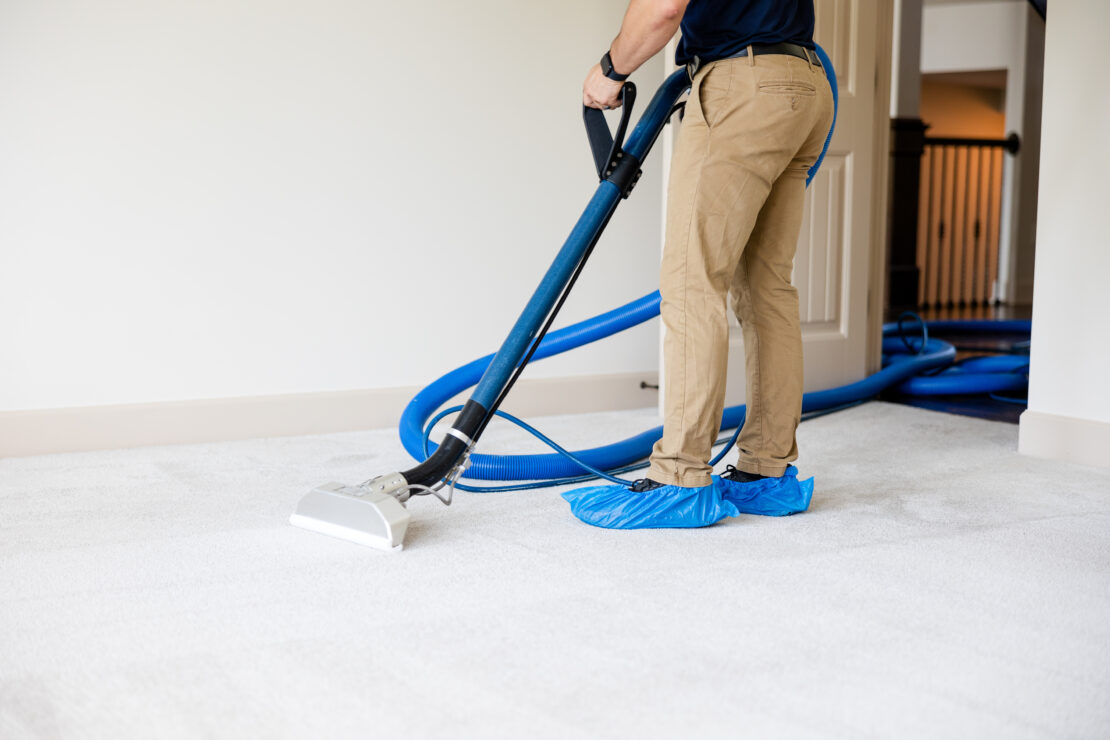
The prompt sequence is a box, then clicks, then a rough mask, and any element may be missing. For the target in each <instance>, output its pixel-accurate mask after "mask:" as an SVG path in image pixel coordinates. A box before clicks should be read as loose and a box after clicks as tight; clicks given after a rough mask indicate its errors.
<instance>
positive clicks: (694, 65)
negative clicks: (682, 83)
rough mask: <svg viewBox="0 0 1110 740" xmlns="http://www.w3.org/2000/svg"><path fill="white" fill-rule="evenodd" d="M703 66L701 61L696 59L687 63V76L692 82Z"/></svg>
mask: <svg viewBox="0 0 1110 740" xmlns="http://www.w3.org/2000/svg"><path fill="white" fill-rule="evenodd" d="M700 66H701V59H699V58H698V57H694V58H693V59H692V60H690V61H689V62H687V63H686V76H687V77H689V78H690V82H693V81H694V75H696V74H697V73H698V67H700Z"/></svg>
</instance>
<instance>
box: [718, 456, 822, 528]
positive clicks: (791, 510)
mask: <svg viewBox="0 0 1110 740" xmlns="http://www.w3.org/2000/svg"><path fill="white" fill-rule="evenodd" d="M713 481H714V482H715V483H716V484H717V486H718V487H719V488H720V490H721V498H723V499H724V500H725V501H726V502H728V503H731V504H733V505H734V506H735V507H736V509H737V511H739V512H740V513H741V514H758V515H760V516H787V515H789V514H797V513H799V512H802V511H805V510H806V509H808V508H809V502H810V499H812V498H813V478H809V479H807V480H803V481H799V480H798V469H797V468H796V467H794V466H793V465H790V466H789V467H787V468H786V472H785V473H783V474H782V476H781V477H779V478H760V479H759V480H754V481H751V482H750V483H740V482H739V481H732V480H729V479H728V478H721V477H720V476H716V475H715V476H713Z"/></svg>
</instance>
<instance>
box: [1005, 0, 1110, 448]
mask: <svg viewBox="0 0 1110 740" xmlns="http://www.w3.org/2000/svg"><path fill="white" fill-rule="evenodd" d="M1107 28H1110V4H1107V3H1106V2H1104V0H1072V1H1071V2H1069V3H1055V4H1053V6H1052V7H1051V8H1050V12H1049V21H1048V25H1047V38H1046V41H1045V67H1044V116H1043V118H1042V131H1041V169H1040V209H1039V213H1038V225H1037V241H1038V244H1039V249H1038V254H1037V267H1036V288H1035V290H1034V301H1033V337H1032V339H1033V351H1032V357H1031V358H1030V362H1031V371H1032V372H1031V375H1030V378H1029V410H1028V411H1026V412H1025V414H1024V415H1023V416H1022V419H1021V449H1022V451H1023V452H1026V453H1029V454H1033V455H1043V456H1048V457H1057V458H1062V459H1070V460H1075V461H1079V462H1086V463H1090V464H1098V465H1110V384H1108V382H1107V381H1108V377H1110V373H1108V372H1107V368H1108V367H1110V325H1108V324H1107V321H1106V317H1107V309H1106V306H1107V301H1106V297H1107V280H1108V278H1110V238H1108V236H1107V221H1106V215H1107V198H1108V196H1110V188H1107V185H1106V173H1107V172H1110V139H1108V138H1107V133H1106V132H1107V131H1108V130H1110V96H1108V95H1107V94H1106V80H1105V64H1104V63H1103V59H1102V57H1103V51H1102V50H1103V48H1104V43H1103V42H1104V38H1103V37H1104V36H1105V31H1106V29H1107Z"/></svg>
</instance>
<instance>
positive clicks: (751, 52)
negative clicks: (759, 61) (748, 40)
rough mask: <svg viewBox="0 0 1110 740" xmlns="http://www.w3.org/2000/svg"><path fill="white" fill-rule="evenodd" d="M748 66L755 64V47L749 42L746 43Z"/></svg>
mask: <svg viewBox="0 0 1110 740" xmlns="http://www.w3.org/2000/svg"><path fill="white" fill-rule="evenodd" d="M748 66H749V67H754V66H755V49H753V48H752V45H751V44H748Z"/></svg>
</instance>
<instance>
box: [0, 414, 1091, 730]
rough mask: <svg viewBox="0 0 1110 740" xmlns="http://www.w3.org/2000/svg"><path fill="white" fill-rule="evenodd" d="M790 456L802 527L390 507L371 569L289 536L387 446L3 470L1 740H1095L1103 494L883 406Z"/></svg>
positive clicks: (950, 423)
mask: <svg viewBox="0 0 1110 740" xmlns="http://www.w3.org/2000/svg"><path fill="white" fill-rule="evenodd" d="M538 423H539V426H540V428H541V429H544V430H545V431H548V432H550V433H551V434H552V435H553V436H555V437H556V438H557V439H561V440H565V441H567V442H569V443H571V444H573V445H577V446H581V445H584V444H593V443H598V442H604V441H610V440H613V439H616V438H617V437H618V436H623V435H626V434H629V433H631V432H635V431H639V430H641V429H643V428H645V427H646V426H647V425H650V424H654V423H657V420H656V419H655V418H654V417H652V416H651V414H650V412H624V413H615V414H596V415H591V416H588V417H585V416H584V417H564V418H559V419H548V420H540V421H539V422H538ZM799 437H800V445H801V448H802V451H803V455H804V457H803V459H802V460H801V461H800V468H801V470H802V473H803V475H807V476H808V475H811V474H812V475H816V477H817V488H816V493H815V496H814V503H813V507H812V508H811V510H810V511H809V512H808V513H806V514H803V515H799V516H794V517H789V518H784V519H765V518H757V517H743V518H739V519H733V520H727V521H726V522H725V523H723V524H721V525H718V526H715V527H712V528H709V529H705V530H696V531H679V530H663V531H638V532H613V531H605V530H597V529H593V528H590V527H587V526H585V525H583V524H580V523H579V522H578V521H577V520H575V519H574V518H573V517H572V516H571V515H570V513H569V509H568V507H567V506H566V504H565V502H564V501H563V500H562V499H561V498H560V497H559V496H558V493H557V492H556V491H553V490H547V491H542V492H524V493H512V494H496V495H494V494H486V495H475V494H463V495H461V496H460V497H459V498H458V499H457V500H456V502H455V505H454V506H452V507H451V508H445V507H443V506H441V505H440V504H439V503H438V502H435V501H431V500H428V499H423V500H418V501H415V502H414V503H413V504H411V505H410V509H411V510H412V511H413V514H414V522H413V525H412V526H411V528H410V531H409V536H408V538H407V540H406V543H407V544H406V549H405V551H404V552H403V553H401V554H399V555H388V554H383V553H379V552H376V551H372V550H368V549H365V548H361V547H359V546H357V545H352V544H348V543H345V542H342V541H339V540H333V539H330V538H327V537H323V536H321V535H317V534H313V533H310V532H306V531H303V530H299V529H295V528H293V527H290V526H289V525H288V524H287V523H286V521H287V519H288V516H289V514H290V512H291V511H292V509H293V507H294V505H295V504H296V502H297V500H298V499H299V498H300V496H301V495H302V494H303V493H304V492H305V491H306V490H307V489H308V488H310V487H311V486H313V485H315V484H317V483H321V482H324V481H328V480H337V481H342V482H347V483H357V482H359V481H361V480H363V479H365V478H367V477H369V476H370V475H373V474H377V473H384V472H389V471H393V470H398V469H403V468H405V467H409V465H410V463H409V460H408V458H407V456H406V455H405V454H404V452H403V451H402V450H401V447H400V444H399V442H398V441H397V439H396V432H395V431H394V430H383V431H376V432H366V433H354V434H336V435H327V436H318V437H303V438H291V439H273V440H258V441H248V442H235V443H226V444H211V445H193V446H183V447H163V448H151V449H140V450H126V451H116V452H104V453H83V454H72V455H56V456H46V457H39V458H24V459H11V460H3V461H0V737H3V738H6V739H7V738H23V737H35V738H50V737H90V738H120V737H139V738H148V737H159V738H174V737H220V738H223V737H228V738H232V737H235V738H238V737H395V738H410V737H411V738H423V737H451V738H456V737H471V736H472V737H486V738H488V737H506V738H616V737H630V738H632V737H634V738H647V737H669V738H679V737H699V738H711V737H814V738H829V737H831V738H860V737H899V738H907V737H921V738H937V737H946V738H987V737H1007V738H1025V737H1036V738H1063V737H1091V738H1094V737H1106V736H1107V735H1108V734H1110V471H1108V470H1096V469H1091V468H1082V467H1077V466H1069V465H1063V464H1055V463H1050V462H1045V461H1042V460H1036V459H1031V458H1026V457H1021V456H1018V455H1017V453H1016V441H1017V428H1016V427H1015V426H1012V425H1004V424H998V423H992V422H985V421H979V420H974V419H967V418H961V417H956V416H949V415H945V414H939V413H934V412H929V411H922V410H918V409H912V408H907V407H902V406H892V405H886V404H880V403H872V404H868V405H866V406H863V407H859V408H856V409H853V410H850V411H846V412H843V413H840V414H835V415H832V416H828V417H824V418H821V419H818V420H815V421H813V422H807V423H806V424H803V425H802V428H801V430H800V433H799ZM482 448H483V451H486V452H494V451H499V449H500V450H502V451H504V450H508V449H513V450H514V451H521V450H523V449H525V448H527V449H535V448H534V446H533V445H532V444H531V443H527V442H521V441H520V439H519V438H518V437H517V436H516V434H515V433H511V432H506V433H503V432H501V431H499V430H496V429H491V431H490V433H489V434H488V436H487V437H486V438H485V439H484V440H483V445H482Z"/></svg>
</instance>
